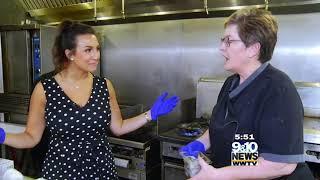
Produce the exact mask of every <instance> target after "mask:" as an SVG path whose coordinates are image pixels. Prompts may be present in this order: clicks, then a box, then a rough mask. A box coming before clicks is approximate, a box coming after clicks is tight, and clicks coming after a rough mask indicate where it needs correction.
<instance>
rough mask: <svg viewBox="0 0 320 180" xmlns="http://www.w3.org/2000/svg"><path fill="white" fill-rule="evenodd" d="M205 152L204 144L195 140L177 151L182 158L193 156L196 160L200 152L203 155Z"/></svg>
mask: <svg viewBox="0 0 320 180" xmlns="http://www.w3.org/2000/svg"><path fill="white" fill-rule="evenodd" d="M205 151H206V150H205V148H204V144H203V143H202V142H200V141H197V140H196V141H192V142H191V143H189V144H187V145H185V146H182V147H181V148H180V149H179V152H180V154H183V155H184V156H193V157H195V158H198V154H199V153H200V152H202V153H203V152H205Z"/></svg>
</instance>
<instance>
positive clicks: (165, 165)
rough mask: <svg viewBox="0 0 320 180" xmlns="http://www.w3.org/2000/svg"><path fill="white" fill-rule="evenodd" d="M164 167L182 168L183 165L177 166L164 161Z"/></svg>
mask: <svg viewBox="0 0 320 180" xmlns="http://www.w3.org/2000/svg"><path fill="white" fill-rule="evenodd" d="M164 167H169V168H174V169H180V170H184V167H183V166H179V165H176V164H172V163H168V162H165V163H164Z"/></svg>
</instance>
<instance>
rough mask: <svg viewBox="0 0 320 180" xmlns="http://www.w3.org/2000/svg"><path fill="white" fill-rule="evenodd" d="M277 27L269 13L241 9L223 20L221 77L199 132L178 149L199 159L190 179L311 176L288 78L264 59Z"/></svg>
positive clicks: (270, 51) (271, 47) (300, 114)
mask: <svg viewBox="0 0 320 180" xmlns="http://www.w3.org/2000/svg"><path fill="white" fill-rule="evenodd" d="M277 31H278V25H277V22H276V20H275V18H274V17H273V16H272V15H271V13H270V12H268V11H266V10H262V9H257V8H245V9H241V10H238V11H237V12H235V13H233V14H232V15H231V16H230V17H229V18H228V19H227V21H226V22H225V32H224V35H223V37H222V39H221V45H220V51H221V54H222V56H223V57H224V60H225V63H224V69H225V70H227V71H231V72H233V73H234V74H233V75H232V76H230V77H228V78H227V80H226V81H225V83H224V85H223V87H222V89H221V91H220V93H219V97H218V100H217V104H216V106H215V107H214V109H213V112H212V118H211V122H210V127H209V130H208V131H207V132H205V134H204V135H203V136H202V137H200V138H199V139H197V140H196V141H193V142H191V143H189V144H188V145H186V146H184V147H182V148H181V149H180V151H181V152H183V153H184V154H185V155H189V156H195V157H197V156H198V153H199V152H204V151H206V150H208V149H209V148H210V149H211V160H212V166H210V165H208V164H206V163H205V162H204V161H203V159H201V157H199V158H198V159H199V162H200V165H201V171H200V172H199V173H198V174H197V175H196V176H194V177H193V178H192V179H194V180H196V179H201V180H203V179H219V180H221V179H275V178H285V179H286V178H289V179H308V178H309V179H312V175H311V172H310V170H309V169H308V167H307V166H306V165H305V163H304V155H303V106H302V103H301V99H300V97H299V95H298V93H297V90H296V88H295V86H294V84H293V83H292V81H291V80H290V78H289V77H288V76H287V75H286V74H285V73H284V72H282V71H280V70H278V69H276V68H275V67H273V66H272V65H270V64H269V63H268V62H269V61H270V60H271V58H272V54H273V50H274V47H275V45H276V42H277Z"/></svg>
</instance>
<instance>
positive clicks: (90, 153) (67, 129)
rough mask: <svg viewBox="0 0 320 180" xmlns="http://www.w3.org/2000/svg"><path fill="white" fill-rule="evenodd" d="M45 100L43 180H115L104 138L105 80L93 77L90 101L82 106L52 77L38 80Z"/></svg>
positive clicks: (107, 112) (106, 113)
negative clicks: (46, 134)
mask: <svg viewBox="0 0 320 180" xmlns="http://www.w3.org/2000/svg"><path fill="white" fill-rule="evenodd" d="M42 85H43V87H44V90H45V95H46V98H47V102H46V107H45V120H46V126H47V128H48V130H49V131H50V138H49V150H48V152H47V154H46V158H45V160H44V165H43V169H42V177H43V178H45V179H49V180H50V179H59V180H60V179H68V180H69V179H86V180H87V179H118V178H117V173H116V168H115V165H114V158H113V155H112V152H111V148H110V145H109V142H108V139H107V128H108V127H109V124H110V121H111V110H110V105H109V99H110V98H109V92H108V89H107V86H106V81H105V79H103V78H100V77H96V76H94V78H93V85H92V91H91V95H90V98H89V100H88V102H87V104H86V105H85V106H83V107H80V106H78V105H77V104H76V103H74V102H73V101H72V100H71V99H70V98H69V97H68V96H67V95H66V94H65V93H64V91H63V90H62V88H61V87H60V86H59V84H58V83H57V81H56V80H55V79H54V78H53V77H52V78H49V79H45V80H42Z"/></svg>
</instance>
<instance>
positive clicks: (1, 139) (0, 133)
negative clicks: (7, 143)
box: [0, 127, 6, 144]
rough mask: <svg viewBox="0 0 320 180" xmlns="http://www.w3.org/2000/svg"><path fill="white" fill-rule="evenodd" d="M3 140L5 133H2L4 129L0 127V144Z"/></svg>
mask: <svg viewBox="0 0 320 180" xmlns="http://www.w3.org/2000/svg"><path fill="white" fill-rule="evenodd" d="M5 139H6V132H4V129H3V128H2V127H0V144H3V143H4V140H5Z"/></svg>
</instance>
